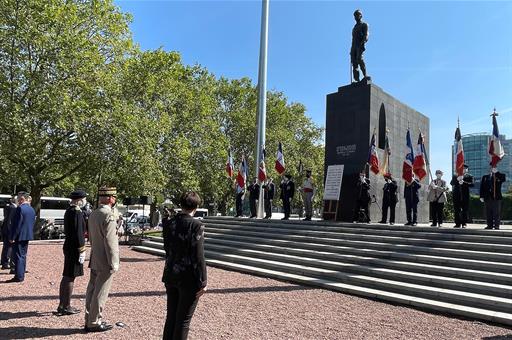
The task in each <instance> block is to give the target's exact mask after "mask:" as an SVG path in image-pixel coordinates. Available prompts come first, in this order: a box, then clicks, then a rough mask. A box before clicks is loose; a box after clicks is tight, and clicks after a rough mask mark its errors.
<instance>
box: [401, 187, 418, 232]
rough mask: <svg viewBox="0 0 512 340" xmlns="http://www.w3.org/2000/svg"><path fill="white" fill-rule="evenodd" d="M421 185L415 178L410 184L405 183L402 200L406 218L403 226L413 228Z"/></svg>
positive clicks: (415, 223)
mask: <svg viewBox="0 0 512 340" xmlns="http://www.w3.org/2000/svg"><path fill="white" fill-rule="evenodd" d="M420 188H421V184H420V182H419V181H418V179H417V178H414V179H413V180H412V182H411V183H408V182H405V187H404V199H405V213H406V216H407V223H406V224H405V225H410V226H415V225H417V224H418V223H417V221H418V203H419V201H420V197H419V190H420Z"/></svg>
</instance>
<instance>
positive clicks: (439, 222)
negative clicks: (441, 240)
mask: <svg viewBox="0 0 512 340" xmlns="http://www.w3.org/2000/svg"><path fill="white" fill-rule="evenodd" d="M447 191H448V187H447V186H446V181H445V180H443V172H442V171H441V170H436V179H434V180H433V181H432V182H431V183H430V186H429V191H428V196H427V200H428V201H429V202H430V213H431V214H432V224H431V227H436V226H439V227H442V226H443V217H444V216H443V209H444V203H445V202H446V192H447Z"/></svg>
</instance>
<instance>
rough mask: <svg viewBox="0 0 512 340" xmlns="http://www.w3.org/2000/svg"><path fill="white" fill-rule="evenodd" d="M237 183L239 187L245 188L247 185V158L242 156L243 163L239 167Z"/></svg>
mask: <svg viewBox="0 0 512 340" xmlns="http://www.w3.org/2000/svg"><path fill="white" fill-rule="evenodd" d="M236 182H237V184H238V187H240V188H245V183H247V163H246V161H245V157H243V156H242V162H241V163H240V166H239V167H238V174H237V176H236Z"/></svg>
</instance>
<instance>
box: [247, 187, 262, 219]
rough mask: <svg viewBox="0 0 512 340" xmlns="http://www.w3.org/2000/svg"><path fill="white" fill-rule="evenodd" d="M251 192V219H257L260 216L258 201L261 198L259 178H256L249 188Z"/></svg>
mask: <svg viewBox="0 0 512 340" xmlns="http://www.w3.org/2000/svg"><path fill="white" fill-rule="evenodd" d="M247 190H248V191H249V206H250V208H251V216H250V217H249V218H255V217H256V216H257V215H258V211H257V210H258V205H257V201H258V199H259V198H260V185H259V184H258V178H254V182H252V184H251V185H249V187H248V188H247Z"/></svg>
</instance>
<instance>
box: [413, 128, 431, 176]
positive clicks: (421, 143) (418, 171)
mask: <svg viewBox="0 0 512 340" xmlns="http://www.w3.org/2000/svg"><path fill="white" fill-rule="evenodd" d="M413 172H414V174H415V175H416V176H418V179H419V180H420V181H421V180H422V179H423V178H425V176H427V170H426V164H425V140H424V138H423V134H422V133H421V132H420V135H419V137H418V145H417V147H416V155H414V163H413ZM411 181H412V180H411Z"/></svg>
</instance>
